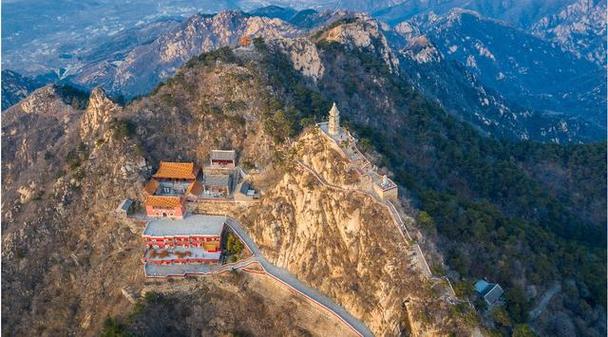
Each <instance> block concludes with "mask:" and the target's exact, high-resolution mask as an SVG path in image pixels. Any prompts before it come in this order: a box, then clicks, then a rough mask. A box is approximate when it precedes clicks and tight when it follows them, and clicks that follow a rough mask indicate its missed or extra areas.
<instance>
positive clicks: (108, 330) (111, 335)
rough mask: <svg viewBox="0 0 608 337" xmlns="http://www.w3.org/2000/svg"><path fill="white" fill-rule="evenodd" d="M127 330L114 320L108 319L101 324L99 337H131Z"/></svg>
mask: <svg viewBox="0 0 608 337" xmlns="http://www.w3.org/2000/svg"><path fill="white" fill-rule="evenodd" d="M132 336H134V335H133V334H132V333H130V332H129V331H128V330H127V328H126V327H125V326H124V325H123V324H120V323H119V322H118V321H117V320H116V319H114V318H111V317H108V318H106V320H105V321H104V322H103V329H102V330H101V337H132Z"/></svg>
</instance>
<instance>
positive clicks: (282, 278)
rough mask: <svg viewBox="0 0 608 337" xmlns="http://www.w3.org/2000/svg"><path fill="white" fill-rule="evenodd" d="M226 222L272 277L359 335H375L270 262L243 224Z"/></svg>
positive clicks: (316, 292) (339, 307) (355, 319)
mask: <svg viewBox="0 0 608 337" xmlns="http://www.w3.org/2000/svg"><path fill="white" fill-rule="evenodd" d="M226 224H227V225H228V226H230V228H231V229H232V230H233V232H234V233H235V234H236V235H237V236H238V237H239V238H240V239H241V240H242V241H243V242H244V243H245V244H246V245H247V247H248V248H249V250H250V251H251V253H252V254H253V256H255V258H256V259H257V261H258V262H259V264H260V265H261V266H262V268H263V269H264V271H266V273H267V274H268V275H269V276H270V277H272V278H274V279H275V280H277V281H279V282H281V283H283V284H285V285H286V286H288V287H290V288H291V289H293V290H295V291H296V292H298V293H301V294H302V295H304V296H305V297H307V298H308V299H310V300H312V301H313V302H315V303H316V304H317V305H319V306H321V307H322V308H323V309H325V310H326V311H328V312H330V313H332V314H334V315H335V316H336V317H338V318H339V319H340V320H341V321H342V322H344V323H345V324H346V325H348V326H349V327H350V328H351V329H353V331H355V332H356V333H357V334H358V335H359V336H364V337H372V336H374V334H372V332H371V331H370V330H369V329H368V328H367V326H366V325H365V324H363V322H361V321H360V320H358V319H357V318H355V317H354V316H353V315H351V314H350V313H348V311H346V310H345V309H344V308H342V307H341V306H340V305H338V304H336V303H335V302H333V301H332V300H331V299H329V298H328V297H327V296H325V295H323V294H321V293H320V292H318V291H316V290H315V289H313V288H311V287H309V286H307V285H305V284H304V283H302V282H301V281H300V280H298V279H297V278H296V277H295V276H293V275H292V274H290V273H289V272H287V271H286V270H285V269H282V268H279V267H277V266H275V265H273V264H272V263H270V262H269V261H268V260H267V259H266V258H265V257H264V255H263V254H262V252H261V251H260V249H259V248H258V246H257V245H256V244H255V242H254V241H253V240H252V239H251V237H250V236H249V234H248V233H247V231H246V230H245V229H243V227H241V225H240V224H239V223H238V222H237V221H236V220H234V219H232V218H228V217H227V218H226Z"/></svg>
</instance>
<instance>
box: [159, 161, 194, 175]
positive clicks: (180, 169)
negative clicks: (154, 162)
mask: <svg viewBox="0 0 608 337" xmlns="http://www.w3.org/2000/svg"><path fill="white" fill-rule="evenodd" d="M197 172H198V168H196V167H195V166H194V163H178V162H169V161H161V162H160V167H159V168H158V171H156V174H154V176H153V177H154V178H160V179H196V174H197Z"/></svg>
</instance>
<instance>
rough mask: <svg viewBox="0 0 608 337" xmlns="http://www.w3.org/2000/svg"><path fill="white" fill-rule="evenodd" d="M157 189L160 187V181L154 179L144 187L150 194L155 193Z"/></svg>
mask: <svg viewBox="0 0 608 337" xmlns="http://www.w3.org/2000/svg"><path fill="white" fill-rule="evenodd" d="M157 189H158V181H157V180H154V179H152V180H150V181H149V182H148V183H147V184H146V186H145V187H144V192H146V193H147V194H149V195H153V194H154V193H156V190H157Z"/></svg>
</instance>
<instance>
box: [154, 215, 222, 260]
mask: <svg viewBox="0 0 608 337" xmlns="http://www.w3.org/2000/svg"><path fill="white" fill-rule="evenodd" d="M225 223H226V218H225V217H224V216H214V215H190V216H187V217H185V218H184V219H181V220H171V219H166V218H162V219H156V220H153V221H150V222H148V224H147V225H146V228H145V229H144V233H143V239H144V242H145V245H146V251H145V253H144V258H143V260H144V262H145V263H154V264H182V263H218V262H219V260H220V257H221V242H222V233H223V232H224V227H225Z"/></svg>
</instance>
